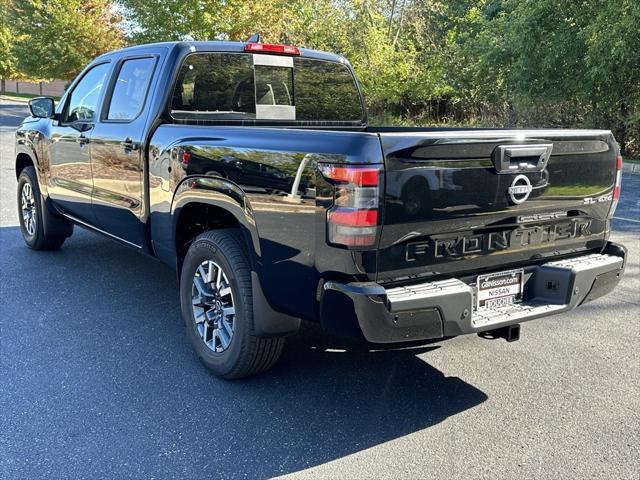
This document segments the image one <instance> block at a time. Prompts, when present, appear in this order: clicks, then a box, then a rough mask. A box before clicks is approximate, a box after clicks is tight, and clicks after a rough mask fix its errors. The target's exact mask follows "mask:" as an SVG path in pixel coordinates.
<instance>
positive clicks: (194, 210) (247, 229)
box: [171, 176, 260, 275]
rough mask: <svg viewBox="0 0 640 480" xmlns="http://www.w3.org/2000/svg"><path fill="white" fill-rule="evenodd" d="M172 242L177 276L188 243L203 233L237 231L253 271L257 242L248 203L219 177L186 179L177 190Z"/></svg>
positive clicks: (257, 238) (237, 188)
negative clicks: (222, 229) (221, 229)
mask: <svg viewBox="0 0 640 480" xmlns="http://www.w3.org/2000/svg"><path fill="white" fill-rule="evenodd" d="M171 217H172V225H173V228H172V232H173V236H172V243H173V247H174V248H175V252H176V266H177V268H178V275H179V274H180V266H181V259H182V258H184V254H186V251H187V250H188V248H189V245H190V243H191V241H192V240H193V239H194V238H195V237H197V236H198V235H199V234H200V233H202V232H203V231H205V230H212V229H216V228H230V227H236V228H239V229H240V231H241V232H242V236H243V238H244V240H245V244H246V247H247V250H248V253H249V258H250V261H251V267H252V269H253V270H254V271H255V270H256V262H257V259H258V258H259V257H260V239H259V236H258V231H257V227H256V223H255V219H254V217H253V211H252V209H251V205H250V204H249V200H248V199H247V198H246V195H245V194H244V192H243V191H242V190H241V189H240V187H238V186H237V185H235V184H233V183H231V182H229V181H226V180H224V179H221V178H212V177H206V176H198V177H193V176H191V177H187V178H185V179H184V180H183V181H182V182H181V183H180V184H179V185H178V187H177V188H176V191H175V194H174V196H173V201H172V204H171Z"/></svg>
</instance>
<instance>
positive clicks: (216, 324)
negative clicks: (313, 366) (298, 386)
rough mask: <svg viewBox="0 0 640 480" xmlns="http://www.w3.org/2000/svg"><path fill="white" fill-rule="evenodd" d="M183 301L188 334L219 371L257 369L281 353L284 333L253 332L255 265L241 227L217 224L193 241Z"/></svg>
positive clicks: (235, 373) (240, 373)
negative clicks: (265, 335) (218, 226)
mask: <svg viewBox="0 0 640 480" xmlns="http://www.w3.org/2000/svg"><path fill="white" fill-rule="evenodd" d="M180 303H181V310H182V317H183V319H184V322H185V325H186V328H187V335H188V337H189V340H190V341H191V344H192V345H193V347H194V349H195V351H196V353H197V354H198V357H199V358H200V360H201V361H202V363H204V365H205V366H207V367H208V368H209V369H210V370H211V371H213V373H215V374H216V375H218V376H220V377H222V378H226V379H235V378H243V377H248V376H251V375H256V374H258V373H261V372H264V371H266V370H268V369H269V368H271V367H272V366H273V365H274V364H275V363H276V361H277V360H278V358H279V357H280V354H281V353H282V348H283V346H284V338H260V337H257V336H256V335H254V312H253V292H252V286H251V269H250V267H249V259H248V257H247V254H246V251H245V248H244V245H243V242H242V238H241V236H240V233H239V232H238V231H237V230H235V229H221V230H213V231H209V232H205V233H203V234H201V235H199V236H198V237H197V238H196V239H195V240H194V241H193V243H192V244H191V247H190V248H189V250H188V252H187V255H186V257H185V259H184V263H183V267H182V274H181V279H180Z"/></svg>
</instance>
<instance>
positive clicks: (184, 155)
mask: <svg viewBox="0 0 640 480" xmlns="http://www.w3.org/2000/svg"><path fill="white" fill-rule="evenodd" d="M190 161H191V154H190V153H189V152H182V164H183V165H184V166H187V165H189V162H190Z"/></svg>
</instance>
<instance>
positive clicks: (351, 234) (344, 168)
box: [318, 164, 382, 247]
mask: <svg viewBox="0 0 640 480" xmlns="http://www.w3.org/2000/svg"><path fill="white" fill-rule="evenodd" d="M318 168H319V169H320V172H321V173H322V175H323V177H324V178H326V179H327V180H328V181H329V182H331V183H333V184H334V185H335V187H334V198H333V207H332V208H330V209H329V211H328V212H327V224H328V236H329V242H330V243H332V244H338V245H344V246H347V247H369V246H372V245H374V244H375V242H376V238H377V236H378V221H379V215H378V205H379V197H380V188H379V183H380V174H381V171H382V168H381V166H373V167H372V166H357V165H354V166H351V165H328V164H320V165H319V166H318Z"/></svg>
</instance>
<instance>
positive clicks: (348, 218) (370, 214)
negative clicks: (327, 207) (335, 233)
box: [329, 208, 378, 227]
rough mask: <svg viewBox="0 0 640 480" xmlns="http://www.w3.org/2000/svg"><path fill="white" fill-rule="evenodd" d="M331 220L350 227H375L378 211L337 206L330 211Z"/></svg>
mask: <svg viewBox="0 0 640 480" xmlns="http://www.w3.org/2000/svg"><path fill="white" fill-rule="evenodd" d="M329 222H331V223H334V224H336V225H346V226H349V227H375V226H376V225H377V224H378V211H377V210H357V209H346V208H337V209H335V210H331V211H329Z"/></svg>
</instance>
